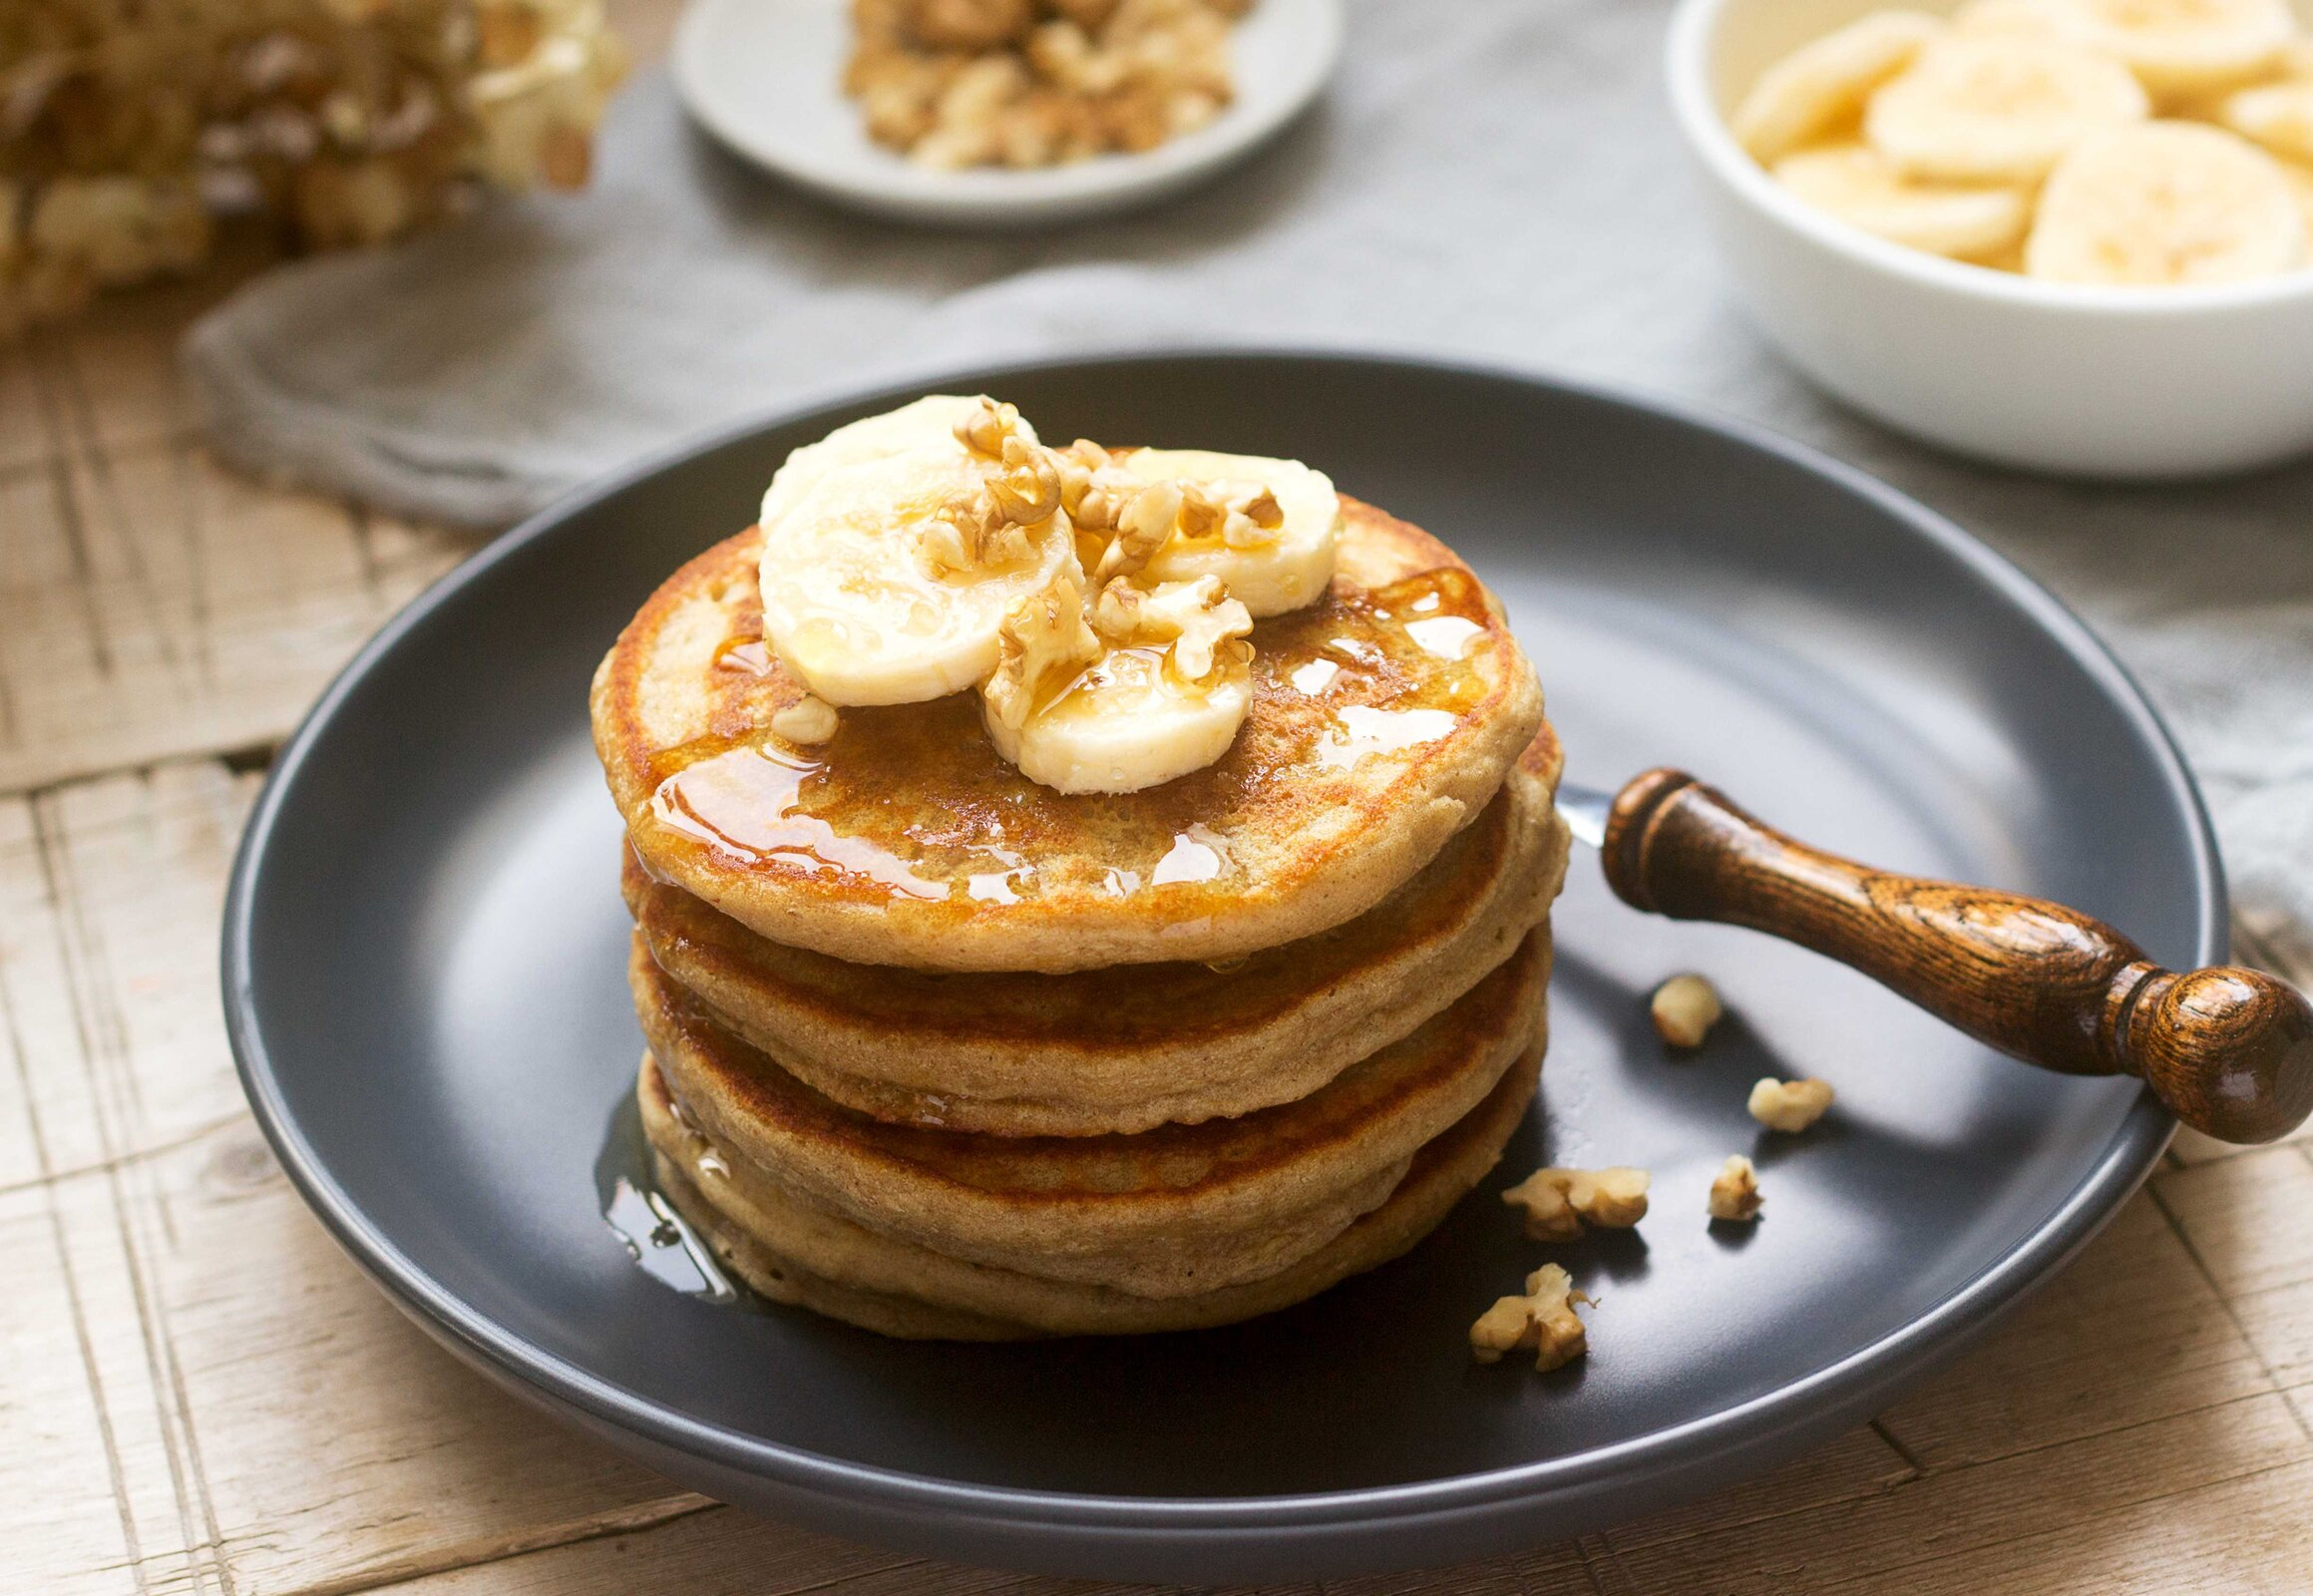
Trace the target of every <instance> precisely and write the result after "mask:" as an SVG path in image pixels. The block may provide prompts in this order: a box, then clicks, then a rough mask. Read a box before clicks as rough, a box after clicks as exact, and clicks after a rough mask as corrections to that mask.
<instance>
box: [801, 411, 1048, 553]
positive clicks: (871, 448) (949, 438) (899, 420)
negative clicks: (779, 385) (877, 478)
mask: <svg viewBox="0 0 2313 1596" xmlns="http://www.w3.org/2000/svg"><path fill="white" fill-rule="evenodd" d="M985 402H986V401H984V400H982V399H980V398H979V397H977V396H973V397H969V398H966V397H963V396H960V395H957V394H949V393H935V394H927V395H925V397H923V398H921V399H919V400H917V401H916V402H915V403H913V404H905V405H902V406H901V407H900V408H899V409H897V410H887V411H885V412H884V413H883V414H882V415H880V416H868V417H866V418H864V419H862V420H859V421H854V422H851V423H849V424H848V425H845V426H841V427H838V428H836V429H835V431H833V432H831V433H829V434H828V435H827V436H826V437H824V438H822V439H820V440H819V442H817V443H807V444H805V445H804V446H803V447H802V448H800V449H798V450H796V451H795V452H794V453H793V454H790V455H789V456H788V457H787V462H786V464H784V465H782V466H781V467H780V468H779V470H778V472H777V473H776V474H774V475H773V477H772V478H771V486H770V487H769V488H768V489H766V490H765V491H764V494H763V510H762V515H761V520H762V524H763V526H764V527H765V528H766V529H768V528H769V527H771V526H772V525H773V524H774V523H775V522H777V521H778V519H779V518H780V517H781V516H783V515H785V514H786V513H787V511H788V509H789V508H790V507H791V506H793V505H794V503H795V502H796V501H797V500H798V499H800V498H802V497H803V496H804V495H805V494H806V493H808V492H810V491H811V489H813V488H814V487H816V486H818V484H819V482H820V480H821V479H822V478H824V477H826V476H827V475H828V474H829V473H830V472H833V471H839V470H841V469H842V468H843V467H845V466H857V465H865V464H866V463H867V462H869V461H871V460H889V459H891V458H892V457H894V456H895V455H905V454H913V453H915V452H917V451H918V450H931V451H933V452H935V453H947V454H955V455H957V456H959V457H962V456H963V455H964V453H965V452H966V451H965V449H964V444H963V443H962V442H960V441H959V440H958V438H957V436H956V429H957V427H958V425H959V424H960V423H962V422H963V421H964V420H965V419H966V418H968V417H969V416H971V415H972V414H973V413H974V412H976V411H977V410H978V409H979V407H980V406H981V405H982V404H983V403H985ZM1015 425H1016V426H1017V429H1018V431H1019V433H1020V435H1021V436H1022V437H1023V438H1024V439H1025V440H1026V441H1027V442H1029V443H1034V442H1035V441H1036V433H1035V429H1034V428H1033V427H1030V426H1029V425H1028V424H1027V422H1026V421H1024V420H1018V419H1016V418H1015Z"/></svg>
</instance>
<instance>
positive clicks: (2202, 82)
mask: <svg viewBox="0 0 2313 1596" xmlns="http://www.w3.org/2000/svg"><path fill="white" fill-rule="evenodd" d="M2034 3H2035V4H2036V5H2038V6H2039V7H2040V9H2041V10H2042V11H2044V12H2046V13H2047V14H2048V17H2049V19H2050V20H2051V21H2053V22H2054V23H2056V25H2057V26H2058V27H2059V28H2061V29H2063V31H2064V33H2065V36H2066V37H2067V38H2070V39H2072V40H2073V41H2074V42H2076V43H2078V44H2081V45H2084V46H2086V47H2087V48H2089V49H2091V50H2098V51H2102V52H2103V53H2105V54H2106V55H2109V56H2112V57H2114V58H2115V59H2117V60H2120V61H2122V62H2125V63H2126V64H2127V66H2128V67H2129V69H2130V70H2131V71H2133V72H2134V73H2135V74H2136V76H2137V77H2138V78H2140V79H2142V80H2143V83H2144V87H2145V88H2147V89H2149V90H2151V91H2152V93H2153V94H2154V95H2156V96H2158V97H2160V98H2162V99H2164V100H2165V99H2170V98H2173V97H2176V96H2180V95H2191V94H2200V93H2205V92H2207V91H2208V90H2211V89H2222V88H2225V87H2227V86H2229V85H2232V84H2238V83H2246V82H2248V81H2249V80H2250V79H2252V78H2255V77H2257V76H2259V75H2260V74H2263V73H2266V72H2270V71H2272V70H2273V69H2274V68H2275V67H2276V66H2277V65H2278V64H2279V62H2280V59H2281V56H2282V53H2283V52H2284V51H2285V50H2287V48H2288V46H2289V41H2290V39H2291V38H2292V37H2293V36H2294V35H2295V34H2296V31H2297V21H2296V18H2295V16H2294V15H2293V14H2292V13H2291V12H2290V10H2289V5H2288V0H2034Z"/></svg>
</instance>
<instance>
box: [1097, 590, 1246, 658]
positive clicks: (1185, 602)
mask: <svg viewBox="0 0 2313 1596" xmlns="http://www.w3.org/2000/svg"><path fill="white" fill-rule="evenodd" d="M1092 623H1093V625H1094V626H1095V627H1096V628H1097V629H1098V630H1099V632H1100V634H1101V635H1102V636H1104V637H1106V638H1107V639H1108V640H1109V641H1111V642H1114V643H1117V644H1120V645H1130V644H1133V643H1170V644H1172V664H1173V669H1174V670H1175V671H1176V672H1177V673H1178V674H1179V675H1180V676H1181V677H1182V678H1183V679H1184V680H1187V681H1203V680H1204V679H1205V678H1206V677H1207V676H1210V675H1211V674H1212V673H1213V667H1214V665H1215V664H1216V663H1219V662H1222V661H1223V660H1226V659H1230V658H1233V657H1235V655H1234V654H1232V653H1231V652H1230V650H1229V648H1228V645H1229V644H1230V643H1232V642H1235V641H1236V639H1238V638H1240V637H1247V636H1250V635H1252V632H1253V616H1252V614H1251V612H1249V611H1248V610H1247V609H1246V607H1245V606H1244V605H1243V604H1242V603H1240V602H1238V601H1237V600H1236V599H1234V598H1230V597H1229V590H1228V589H1227V588H1225V587H1223V586H1222V583H1221V579H1220V578H1218V577H1199V578H1198V579H1197V580H1196V581H1194V582H1164V583H1159V584H1157V586H1156V587H1155V588H1153V589H1147V588H1142V587H1140V586H1139V585H1138V584H1136V583H1134V582H1132V581H1130V580H1129V579H1127V578H1124V577H1118V578H1117V579H1116V580H1115V581H1113V582H1111V583H1109V584H1108V585H1107V586H1106V587H1104V588H1102V589H1101V590H1100V598H1099V599H1098V600H1097V601H1096V602H1095V603H1094V604H1093V609H1092ZM1239 646H1240V647H1243V646H1244V645H1243V644H1240V645H1239Z"/></svg>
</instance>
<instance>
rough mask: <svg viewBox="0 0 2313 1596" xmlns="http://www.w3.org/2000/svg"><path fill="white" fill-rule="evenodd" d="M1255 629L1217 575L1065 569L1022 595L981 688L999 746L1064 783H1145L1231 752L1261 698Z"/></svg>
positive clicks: (1131, 788)
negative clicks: (1147, 583)
mask: <svg viewBox="0 0 2313 1596" xmlns="http://www.w3.org/2000/svg"><path fill="white" fill-rule="evenodd" d="M1252 630H1253V617H1252V616H1251V615H1250V614H1248V613H1247V612H1246V608H1245V605H1244V604H1242V603H1240V602H1238V601H1237V600H1236V599H1234V598H1229V597H1228V596H1227V595H1226V593H1225V592H1224V591H1223V589H1222V586H1221V584H1220V582H1219V580H1218V579H1216V578H1212V577H1205V578H1201V579H1199V580H1197V581H1195V582H1168V583H1158V584H1156V585H1154V586H1153V587H1144V586H1142V585H1141V584H1139V583H1137V582H1134V581H1132V580H1130V579H1127V578H1117V579H1114V580H1112V581H1111V582H1110V583H1109V584H1108V586H1107V587H1105V588H1104V589H1102V590H1101V593H1100V597H1099V600H1098V602H1097V603H1095V604H1093V605H1092V606H1090V609H1089V611H1088V610H1087V606H1086V604H1085V602H1084V596H1083V592H1082V590H1081V589H1079V588H1078V587H1077V586H1076V585H1075V583H1074V582H1072V581H1069V580H1066V579H1063V580H1061V581H1059V582H1057V583H1055V584H1053V586H1052V587H1051V588H1049V589H1047V590H1046V591H1044V592H1043V593H1040V594H1037V595H1035V596H1033V597H1031V598H1027V599H1024V600H1022V601H1021V602H1019V603H1018V604H1015V605H1014V606H1013V608H1012V610H1011V612H1010V613H1009V614H1007V615H1006V616H1005V618H1004V623H1003V639H1002V648H1003V661H1002V663H1001V664H1000V665H999V666H998V667H997V669H996V671H995V673H994V674H993V675H991V676H990V677H989V678H988V680H987V681H986V682H985V683H984V684H983V685H982V686H981V688H980V705H981V719H982V720H983V721H984V722H985V724H986V726H987V731H988V736H989V737H990V738H991V739H993V741H994V743H995V746H996V751H997V752H998V753H1000V754H1002V755H1003V756H1004V757H1005V758H1006V759H1008V760H1010V761H1011V762H1012V763H1013V764H1014V765H1016V766H1018V767H1019V770H1020V772H1021V774H1023V775H1025V776H1027V777H1028V778H1029V779H1030V780H1031V781H1037V782H1041V783H1042V784H1043V785H1045V786H1047V787H1050V788H1053V789H1055V790H1056V791H1059V792H1065V793H1095V792H1098V793H1125V792H1138V791H1140V790H1141V789H1142V788H1144V787H1154V786H1157V785H1159V784H1161V783H1163V782H1167V781H1171V780H1173V779H1174V778H1175V777H1177V776H1185V775H1187V774H1188V773H1189V772H1190V771H1192V770H1201V769H1203V768H1204V767H1205V766H1207V765H1209V764H1211V763H1213V761H1214V760H1216V759H1219V758H1220V757H1221V756H1222V755H1223V754H1225V753H1227V752H1228V751H1229V745H1230V743H1232V742H1233V741H1235V740H1236V737H1237V728H1238V727H1239V726H1241V725H1243V724H1244V723H1245V715H1246V711H1247V710H1249V709H1250V708H1251V707H1252V705H1253V671H1252V660H1253V649H1252V647H1251V645H1250V644H1248V643H1246V642H1245V641H1244V640H1243V639H1244V638H1245V636H1246V635H1247V634H1248V633H1250V632H1251V631H1252Z"/></svg>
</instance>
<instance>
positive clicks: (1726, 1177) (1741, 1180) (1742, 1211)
mask: <svg viewBox="0 0 2313 1596" xmlns="http://www.w3.org/2000/svg"><path fill="white" fill-rule="evenodd" d="M1764 1201H1766V1199H1765V1198H1763V1197H1761V1196H1760V1195H1759V1194H1758V1171H1757V1170H1756V1169H1753V1168H1752V1167H1751V1163H1750V1160H1749V1159H1747V1158H1745V1157H1743V1156H1742V1154H1740V1153H1735V1154H1734V1155H1733V1156H1731V1157H1730V1158H1729V1159H1728V1160H1727V1162H1726V1163H1725V1164H1723V1165H1721V1166H1720V1170H1719V1177H1718V1178H1717V1179H1716V1180H1714V1181H1712V1183H1711V1217H1712V1218H1713V1219H1717V1220H1725V1221H1727V1222H1729V1223H1731V1224H1747V1223H1749V1222H1750V1221H1751V1220H1753V1219H1756V1218H1757V1217H1758V1210H1759V1205H1760V1204H1761V1203H1763V1202H1764Z"/></svg>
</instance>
